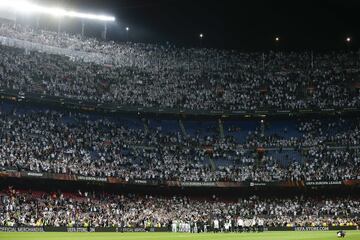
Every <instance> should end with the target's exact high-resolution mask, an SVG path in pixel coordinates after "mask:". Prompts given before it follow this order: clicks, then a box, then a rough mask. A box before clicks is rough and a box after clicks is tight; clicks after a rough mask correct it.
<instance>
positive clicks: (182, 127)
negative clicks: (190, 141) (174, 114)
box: [179, 119, 187, 137]
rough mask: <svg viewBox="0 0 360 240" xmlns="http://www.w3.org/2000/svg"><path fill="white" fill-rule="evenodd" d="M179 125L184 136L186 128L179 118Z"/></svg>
mask: <svg viewBox="0 0 360 240" xmlns="http://www.w3.org/2000/svg"><path fill="white" fill-rule="evenodd" d="M179 126H180V129H181V133H182V134H183V136H184V137H186V136H187V133H186V129H185V126H184V124H183V122H182V121H181V119H179Z"/></svg>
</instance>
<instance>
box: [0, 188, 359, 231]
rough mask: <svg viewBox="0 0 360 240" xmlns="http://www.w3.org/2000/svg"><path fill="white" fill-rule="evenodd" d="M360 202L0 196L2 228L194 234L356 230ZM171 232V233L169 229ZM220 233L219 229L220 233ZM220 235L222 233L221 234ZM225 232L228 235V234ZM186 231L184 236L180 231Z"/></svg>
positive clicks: (12, 193)
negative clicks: (314, 228)
mask: <svg viewBox="0 0 360 240" xmlns="http://www.w3.org/2000/svg"><path fill="white" fill-rule="evenodd" d="M359 209H360V202H359V201H358V200H356V199H350V198H346V197H344V198H339V199H331V198H318V199H317V198H310V197H303V196H300V197H294V198H260V197H258V196H252V197H247V198H240V199H238V200H236V201H223V200H219V199H211V200H208V199H198V200H194V199H191V198H188V197H185V196H173V197H161V196H150V195H146V196H141V195H134V194H119V195H117V194H106V193H102V194H99V193H87V192H81V191H79V192H78V193H76V194H75V193H61V192H56V193H55V192H53V193H45V192H32V191H19V190H15V189H13V188H9V189H7V190H5V191H2V192H0V213H1V214H0V225H2V226H56V227H59V226H68V227H75V226H78V227H87V226H92V227H143V228H147V227H166V228H170V227H171V226H172V225H173V224H176V225H177V229H176V230H180V229H179V225H180V224H181V223H186V224H189V225H190V226H191V228H193V227H194V225H195V223H196V224H197V225H198V228H199V230H201V231H203V230H204V225H207V227H208V229H209V230H210V229H213V228H214V222H215V221H218V222H219V228H222V229H224V226H225V225H228V224H229V225H230V227H231V230H235V229H239V227H240V228H241V229H250V228H252V227H255V226H257V227H259V226H261V227H262V226H263V227H269V226H273V227H276V226H277V227H278V226H283V227H285V226H288V227H289V226H329V225H335V226H356V225H357V224H358V223H359V214H360V210H359ZM173 230H174V228H173ZM219 230H221V229H219ZM224 230H225V229H224ZM228 230H230V229H228ZM180 231H187V230H184V229H182V230H180Z"/></svg>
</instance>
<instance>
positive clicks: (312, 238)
mask: <svg viewBox="0 0 360 240" xmlns="http://www.w3.org/2000/svg"><path fill="white" fill-rule="evenodd" d="M23 239H24V240H233V239H236V240H335V239H339V238H337V237H336V232H335V231H328V232H264V233H241V234H237V233H217V234H214V233H200V234H191V233H0V240H23ZM344 240H360V231H347V232H346V237H345V239H344Z"/></svg>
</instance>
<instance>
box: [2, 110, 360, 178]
mask: <svg viewBox="0 0 360 240" xmlns="http://www.w3.org/2000/svg"><path fill="white" fill-rule="evenodd" d="M12 106H13V107H12V108H10V109H5V107H4V109H3V110H1V107H0V129H1V132H0V169H2V170H16V171H29V172H49V173H64V174H74V175H81V176H98V177H106V176H113V177H118V178H121V179H124V180H134V179H143V180H180V181H262V182H271V181H287V180H305V181H315V180H333V181H336V180H346V179H357V178H358V176H360V172H359V171H360V166H359V164H360V151H359V149H358V146H359V128H360V126H359V122H360V121H358V119H357V118H355V119H352V120H342V119H340V118H339V119H337V120H335V119H334V121H331V122H328V123H325V122H324V121H320V120H299V122H298V131H299V133H300V135H299V136H298V137H291V138H289V137H284V136H281V134H280V133H277V134H271V135H267V136H263V135H262V134H261V131H260V130H255V131H254V132H249V134H248V136H247V137H246V140H245V141H244V142H239V141H237V140H236V139H235V138H233V137H231V136H229V135H227V136H225V137H224V138H222V137H220V136H219V134H218V133H215V132H214V133H213V134H212V133H211V132H209V133H208V134H206V135H199V134H197V135H190V134H188V135H184V134H182V133H181V132H177V131H176V130H174V131H170V132H166V131H162V130H161V128H147V129H144V126H141V127H134V126H128V125H127V124H126V123H124V122H122V120H121V118H120V119H118V118H114V117H110V116H98V115H94V114H82V113H73V112H68V111H65V110H63V111H55V110H49V109H32V108H28V107H14V106H16V105H12ZM135 119H136V118H134V120H135ZM138 121H139V122H140V123H141V121H140V120H138ZM328 128H332V131H333V132H332V134H330V133H331V132H328V131H326V130H325V129H328ZM270 140H271V141H270ZM333 146H335V147H333ZM259 148H270V149H274V148H275V149H276V152H277V153H282V151H283V150H282V149H285V148H290V149H292V150H291V151H292V152H293V153H297V154H300V159H297V160H296V159H295V160H294V159H291V158H289V159H288V160H289V161H288V162H287V164H284V163H282V162H280V161H279V159H278V157H277V155H275V156H274V155H271V154H270V152H271V151H269V152H265V154H263V155H262V154H261V153H257V152H256V150H258V149H259ZM218 159H222V160H226V161H227V162H230V164H221V163H220V162H218V161H217V160H218ZM212 162H213V163H215V164H212Z"/></svg>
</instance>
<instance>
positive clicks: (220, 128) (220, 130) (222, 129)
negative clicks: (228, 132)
mask: <svg viewBox="0 0 360 240" xmlns="http://www.w3.org/2000/svg"><path fill="white" fill-rule="evenodd" d="M219 134H220V138H221V139H224V138H225V134H224V125H223V122H222V121H221V119H219Z"/></svg>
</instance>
